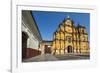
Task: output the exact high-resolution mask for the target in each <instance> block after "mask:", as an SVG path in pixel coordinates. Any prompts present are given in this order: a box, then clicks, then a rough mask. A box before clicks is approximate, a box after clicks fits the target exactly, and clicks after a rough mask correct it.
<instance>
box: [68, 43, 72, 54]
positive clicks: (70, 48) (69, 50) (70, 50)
mask: <svg viewBox="0 0 100 73" xmlns="http://www.w3.org/2000/svg"><path fill="white" fill-rule="evenodd" d="M67 52H68V53H72V52H73V49H72V46H71V45H69V46H68V47H67Z"/></svg>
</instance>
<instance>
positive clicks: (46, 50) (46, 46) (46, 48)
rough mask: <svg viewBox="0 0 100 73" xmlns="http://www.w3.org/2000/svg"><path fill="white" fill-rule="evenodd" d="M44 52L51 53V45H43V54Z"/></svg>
mask: <svg viewBox="0 0 100 73" xmlns="http://www.w3.org/2000/svg"><path fill="white" fill-rule="evenodd" d="M46 53H49V54H50V53H51V47H50V46H48V45H45V54H46Z"/></svg>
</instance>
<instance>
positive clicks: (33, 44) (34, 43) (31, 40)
mask: <svg viewBox="0 0 100 73" xmlns="http://www.w3.org/2000/svg"><path fill="white" fill-rule="evenodd" d="M26 24H27V23H25V22H24V21H22V31H23V32H26V33H27V35H28V36H29V37H28V39H27V48H32V49H38V45H39V41H38V40H37V38H35V37H34V33H33V32H31V30H30V29H29V27H27V26H26Z"/></svg>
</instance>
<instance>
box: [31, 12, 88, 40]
mask: <svg viewBox="0 0 100 73" xmlns="http://www.w3.org/2000/svg"><path fill="white" fill-rule="evenodd" d="M32 15H33V17H34V19H35V21H36V23H37V26H38V28H39V30H40V34H41V36H42V39H43V40H52V39H53V33H54V32H55V31H56V29H57V28H58V25H59V24H60V23H62V21H63V20H64V18H67V16H69V17H70V18H71V19H72V20H73V21H74V24H75V25H76V26H77V24H78V23H80V25H84V26H85V27H86V31H87V32H88V35H89V38H90V14H89V13H75V12H50V11H32Z"/></svg>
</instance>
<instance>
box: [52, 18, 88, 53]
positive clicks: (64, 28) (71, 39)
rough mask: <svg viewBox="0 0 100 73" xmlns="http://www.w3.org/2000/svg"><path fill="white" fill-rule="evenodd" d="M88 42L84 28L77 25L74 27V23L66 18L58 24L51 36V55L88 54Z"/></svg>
mask: <svg viewBox="0 0 100 73" xmlns="http://www.w3.org/2000/svg"><path fill="white" fill-rule="evenodd" d="M89 51H90V48H89V41H88V33H87V32H86V27H85V26H82V25H80V24H78V25H77V26H75V24H74V21H73V20H71V18H70V17H69V16H68V17H67V18H66V19H64V20H63V22H62V23H61V24H59V26H58V28H57V30H56V31H55V32H54V34H53V41H52V44H51V52H52V54H54V55H55V54H69V53H76V54H81V53H88V54H89Z"/></svg>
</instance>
